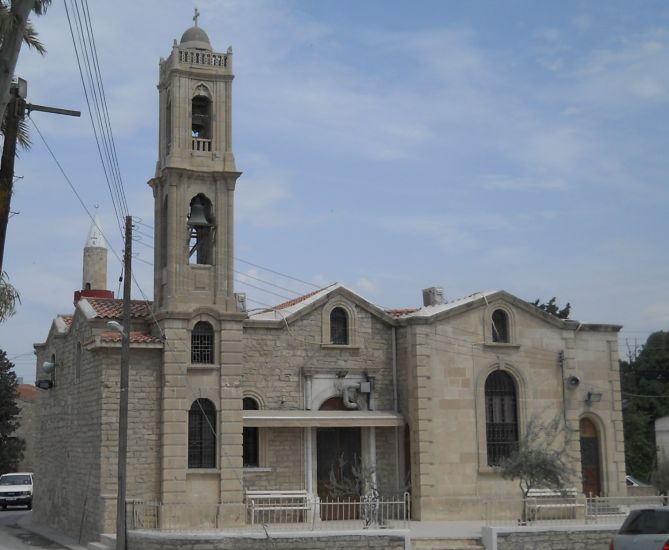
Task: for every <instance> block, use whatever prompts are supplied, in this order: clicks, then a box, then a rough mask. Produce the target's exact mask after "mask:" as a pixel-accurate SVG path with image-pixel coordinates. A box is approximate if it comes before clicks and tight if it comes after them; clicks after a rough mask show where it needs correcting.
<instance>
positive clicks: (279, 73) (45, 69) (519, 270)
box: [0, 0, 669, 381]
mask: <svg viewBox="0 0 669 550" xmlns="http://www.w3.org/2000/svg"><path fill="white" fill-rule="evenodd" d="M90 4H91V5H90V10H91V17H92V20H93V25H94V30H95V38H96V42H97V49H98V54H99V57H100V64H101V70H102V74H103V78H104V82H105V89H106V95H107V100H108V104H109V110H110V115H111V121H112V127H113V130H114V136H115V140H116V145H117V149H118V157H119V162H120V167H121V171H122V175H123V180H124V183H125V189H126V194H127V197H128V202H129V205H130V211H131V213H132V214H133V215H134V216H136V217H137V219H138V220H140V221H141V224H144V225H138V229H140V231H142V232H143V233H145V234H147V235H150V234H151V233H152V229H151V227H152V225H153V219H152V218H153V213H152V208H153V207H152V196H151V192H150V189H149V188H148V186H147V185H146V182H147V180H148V179H149V178H151V177H152V176H153V171H154V170H155V161H156V158H157V99H158V96H157V91H156V84H157V78H158V60H159V58H160V57H161V56H162V57H166V56H167V55H169V53H170V51H171V45H172V40H173V39H174V38H176V39H179V37H180V36H181V34H182V33H183V31H184V30H185V29H186V28H188V27H189V26H190V25H191V24H192V20H191V17H192V13H193V8H194V6H195V5H196V3H195V2H190V1H188V2H186V1H176V0H161V1H158V0H146V1H143V2H137V3H130V2H123V3H121V6H119V3H106V2H105V3H102V2H101V3H90ZM197 6H198V8H199V10H200V12H201V13H202V15H201V17H200V25H201V26H202V27H203V28H204V29H205V30H206V31H207V32H208V34H209V37H210V39H211V42H212V44H213V47H214V49H215V50H217V51H225V49H227V47H228V46H229V45H232V47H233V49H234V67H235V69H234V70H235V75H236V78H235V82H234V88H233V94H234V95H233V97H234V99H233V111H234V115H233V116H234V126H233V132H234V137H233V148H234V151H235V155H236V160H237V165H238V168H239V169H240V170H242V171H243V172H244V173H243V175H242V176H241V178H240V180H239V182H238V187H237V194H236V196H237V204H236V216H237V217H236V247H237V248H236V256H237V257H238V258H240V261H239V262H238V263H237V267H236V269H237V271H239V272H240V273H239V274H238V275H237V277H238V279H239V280H238V282H237V285H236V286H237V290H238V291H246V292H247V294H248V296H249V298H250V300H252V301H251V302H250V307H258V306H259V305H260V304H274V303H278V302H281V301H283V300H284V298H282V297H280V296H276V295H272V294H268V293H267V292H264V291H260V290H258V289H256V288H252V287H251V286H249V285H248V284H247V283H250V284H253V285H254V286H257V287H261V288H264V289H266V290H271V291H272V292H275V293H278V294H281V295H282V296H287V297H292V296H294V295H295V294H294V293H293V292H295V293H303V292H307V291H309V290H310V289H311V287H310V286H308V285H305V284H300V283H297V282H295V281H292V280H290V279H286V278H283V277H281V276H279V275H277V274H275V273H272V272H269V271H266V270H263V269H260V268H256V267H253V266H251V265H250V264H248V263H244V262H242V261H241V260H244V261H245V262H251V263H255V264H258V265H260V266H263V267H266V268H270V269H272V270H273V271H276V272H279V273H286V274H290V275H292V276H295V277H297V278H299V279H302V280H304V281H308V282H310V283H312V284H316V285H325V284H328V283H330V282H334V281H339V282H342V283H344V284H346V285H347V286H349V287H351V288H352V289H354V290H356V291H358V292H359V293H361V294H362V295H363V296H365V297H366V298H368V299H369V300H371V301H372V302H375V303H377V304H380V305H382V306H386V307H402V306H415V305H418V304H419V303H420V300H421V296H420V291H421V289H422V288H424V287H427V286H433V285H437V286H442V287H443V288H444V293H445V295H446V296H447V298H450V299H453V298H457V297H461V296H463V295H467V294H470V293H472V292H476V291H479V290H491V289H505V290H507V291H509V292H511V293H513V294H515V295H517V296H519V297H521V298H524V299H528V300H534V299H535V298H542V299H549V298H551V297H552V296H557V297H558V301H559V302H560V303H564V302H566V301H570V302H571V303H572V306H573V309H572V316H573V317H574V318H576V319H579V320H582V321H586V322H603V323H620V324H623V325H625V329H624V331H623V332H622V334H621V344H622V348H623V351H624V349H625V343H626V341H627V339H629V341H630V342H633V341H634V339H635V338H636V339H638V341H639V342H640V343H641V342H643V341H644V340H645V337H646V336H647V334H648V333H649V332H652V331H654V330H660V329H665V330H666V329H668V328H669V326H668V325H669V291H668V288H667V281H668V280H669V262H667V259H666V244H665V241H666V236H667V233H668V229H669V222H668V221H667V215H666V213H667V207H668V205H669V186H667V181H666V180H667V174H668V173H669V169H668V168H669V155H668V154H667V150H668V145H669V144H668V141H669V140H668V138H667V120H668V119H669V116H668V115H669V72H668V71H667V67H668V66H669V25H668V23H669V5H668V4H667V3H666V2H660V1H656V2H644V3H629V2H623V1H611V2H596V3H595V2H559V3H558V2H521V1H516V2H464V1H463V2H453V1H449V2H446V1H439V2H436V1H435V2H427V1H423V2H414V3H411V4H408V3H406V2H399V1H370V0H367V1H363V2H361V1H355V2H354V1H337V2H334V1H329V2H325V1H321V2H315V1H310V2H298V1H294V2H288V1H286V2H248V1H246V0H236V1H229V2H228V1H214V0H209V1H200V2H197ZM120 7H121V8H122V9H119V8H120ZM36 25H37V28H38V30H39V32H40V35H41V38H42V40H43V41H44V43H45V45H46V47H47V49H48V54H47V55H46V56H45V57H44V58H41V57H40V56H38V55H36V54H34V53H32V52H29V51H27V50H24V51H23V52H22V54H21V57H20V59H19V64H18V70H17V73H18V74H20V75H21V76H22V77H24V78H26V79H27V80H28V82H29V101H32V102H33V103H38V104H46V105H52V106H59V107H65V108H72V109H80V110H82V111H84V113H83V116H82V118H81V119H70V118H65V117H58V116H55V115H48V114H44V113H34V114H33V119H34V120H35V122H36V123H37V124H38V125H39V127H40V129H41V130H42V132H43V133H44V134H45V137H46V139H47V141H48V143H49V145H50V146H51V148H52V149H53V150H54V152H55V154H56V156H57V158H58V160H59V161H60V163H61V165H62V166H63V168H64V170H65V172H66V173H67V175H68V177H69V178H70V180H71V181H72V183H73V185H74V186H75V187H76V188H77V190H78V192H79V194H80V195H81V197H82V200H83V201H84V202H85V203H86V204H87V206H89V207H91V206H93V205H95V204H97V205H99V210H98V211H99V214H100V217H101V218H102V223H103V226H104V228H105V230H106V234H107V236H108V238H109V241H110V244H111V246H112V247H113V248H114V249H115V250H118V251H120V250H121V244H120V235H119V231H118V228H117V226H116V222H115V220H114V215H113V209H112V206H111V201H110V199H109V193H108V190H107V187H106V184H105V183H104V177H103V174H102V169H101V166H100V162H99V159H98V156H97V149H96V145H95V142H94V140H93V135H92V130H91V126H90V122H89V119H88V113H87V111H86V104H85V100H84V96H83V92H82V88H81V82H80V77H79V74H78V70H77V66H76V60H75V58H74V53H73V47H72V43H71V38H70V35H69V30H68V26H67V19H66V17H65V12H64V9H63V6H62V3H61V2H54V5H53V6H52V7H51V9H50V10H49V12H48V13H47V15H46V16H44V17H42V18H39V19H38V20H37V21H36ZM33 142H34V145H33V147H32V149H31V150H30V151H29V152H23V153H21V157H20V159H19V160H18V162H17V167H16V173H17V175H19V176H22V179H20V180H18V182H17V184H16V188H15V196H14V199H13V203H12V210H13V211H16V212H19V214H17V215H14V216H13V217H12V218H11V220H10V226H9V233H8V242H7V248H6V256H5V269H6V270H7V271H8V273H9V275H10V278H11V280H12V282H13V283H15V284H16V286H17V287H18V288H19V290H20V291H21V295H22V305H21V308H20V311H19V313H18V314H17V315H16V316H15V317H14V318H13V319H11V320H10V321H8V322H6V323H4V324H3V325H1V326H0V347H2V348H3V349H5V350H6V351H7V352H8V354H9V356H10V357H12V358H15V359H14V361H15V363H16V364H17V370H18V372H19V375H22V376H24V377H25V379H26V380H27V381H32V379H33V378H34V374H33V373H34V357H33V355H32V343H33V342H40V341H43V340H44V339H45V338H46V335H47V332H48V330H49V327H50V323H51V320H52V319H53V317H54V316H55V314H56V313H71V312H72V310H73V306H72V295H73V291H74V290H78V289H79V287H80V286H81V255H82V247H83V244H84V242H85V238H86V234H87V231H88V227H89V224H90V221H89V220H88V218H87V215H86V213H85V212H84V210H83V208H82V207H81V205H80V204H79V202H78V200H77V199H76V197H75V196H74V194H73V193H72V192H71V191H70V189H69V187H68V186H67V183H66V182H65V180H64V178H63V177H62V175H61V174H60V173H59V172H58V169H57V167H56V166H55V164H54V162H53V160H52V159H51V158H50V156H49V154H48V152H47V151H46V150H45V148H44V146H43V145H42V143H41V142H40V140H39V137H38V136H37V135H36V134H35V132H34V131H33ZM139 238H140V239H141V242H138V243H136V244H135V246H134V249H135V252H136V253H137V254H138V260H139V261H137V262H135V270H136V273H137V277H138V281H139V285H140V287H141V289H142V292H143V293H144V295H146V296H148V297H149V298H150V297H151V296H152V292H153V291H152V277H151V266H150V265H148V264H146V263H143V262H152V251H151V246H152V241H151V239H150V238H149V237H147V236H142V235H139ZM119 273H120V263H119V262H118V260H117V259H116V258H115V257H114V256H113V254H112V253H110V258H109V288H111V289H113V290H115V291H116V290H117V289H118V286H119V285H118V276H119ZM248 276H251V277H256V278H258V279H261V281H262V282H260V281H257V280H256V279H251V278H249V277H248ZM267 282H269V283H274V284H276V285H279V286H282V287H285V288H287V289H289V290H281V289H277V288H276V287H270V286H268V285H267V284H266V283H267ZM134 296H135V297H137V298H140V297H141V293H140V291H139V290H138V289H135V290H134Z"/></svg>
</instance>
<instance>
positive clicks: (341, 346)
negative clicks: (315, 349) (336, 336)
mask: <svg viewBox="0 0 669 550" xmlns="http://www.w3.org/2000/svg"><path fill="white" fill-rule="evenodd" d="M321 348H322V349H354V350H355V349H360V346H355V345H352V344H321Z"/></svg>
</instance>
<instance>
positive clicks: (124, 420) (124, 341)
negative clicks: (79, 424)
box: [116, 216, 132, 550]
mask: <svg viewBox="0 0 669 550" xmlns="http://www.w3.org/2000/svg"><path fill="white" fill-rule="evenodd" d="M131 286H132V217H131V216H126V218H125V252H124V255H123V332H121V381H120V386H119V393H120V396H119V407H118V496H117V498H116V550H126V548H127V546H126V535H127V527H126V515H125V493H126V484H127V475H126V462H127V456H128V380H129V378H130V328H131V321H132V320H131V318H130V289H131Z"/></svg>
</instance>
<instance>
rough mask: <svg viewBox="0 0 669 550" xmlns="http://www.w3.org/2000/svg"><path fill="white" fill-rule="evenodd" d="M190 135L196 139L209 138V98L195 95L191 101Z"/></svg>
mask: <svg viewBox="0 0 669 550" xmlns="http://www.w3.org/2000/svg"><path fill="white" fill-rule="evenodd" d="M191 106H192V115H193V119H192V125H191V131H192V136H193V137H194V138H197V139H211V100H210V99H209V98H208V97H206V96H203V95H196V96H195V97H194V98H193V101H192V105H191Z"/></svg>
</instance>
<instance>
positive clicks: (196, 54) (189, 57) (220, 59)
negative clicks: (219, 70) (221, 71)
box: [179, 50, 228, 67]
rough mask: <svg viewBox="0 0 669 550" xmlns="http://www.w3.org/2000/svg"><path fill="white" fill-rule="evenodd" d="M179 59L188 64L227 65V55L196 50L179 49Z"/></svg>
mask: <svg viewBox="0 0 669 550" xmlns="http://www.w3.org/2000/svg"><path fill="white" fill-rule="evenodd" d="M179 61H180V62H181V63H188V64H190V65H211V66H214V67H227V66H228V56H227V55H225V54H219V53H210V52H202V51H197V50H179Z"/></svg>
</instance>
